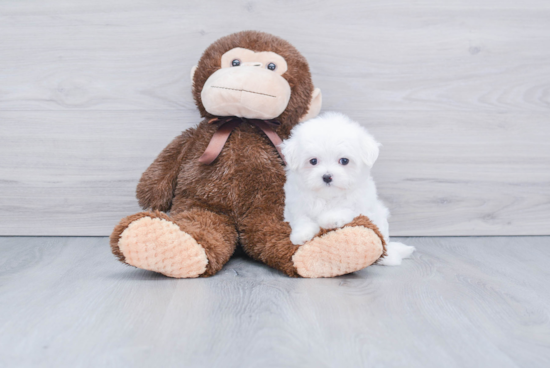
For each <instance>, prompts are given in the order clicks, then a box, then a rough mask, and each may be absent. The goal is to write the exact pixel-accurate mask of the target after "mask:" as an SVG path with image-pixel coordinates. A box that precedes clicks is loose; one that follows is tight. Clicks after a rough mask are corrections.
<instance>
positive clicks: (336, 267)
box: [292, 220, 385, 278]
mask: <svg viewBox="0 0 550 368" xmlns="http://www.w3.org/2000/svg"><path fill="white" fill-rule="evenodd" d="M353 222H356V221H355V220H354V221H353ZM353 222H352V223H353ZM384 251H385V248H384V244H383V241H382V236H381V235H380V234H379V233H378V229H377V228H376V227H374V228H370V226H369V227H364V226H349V227H344V228H342V229H338V230H334V231H329V232H326V233H325V234H324V235H321V236H317V237H315V238H313V239H312V240H310V241H309V242H307V243H305V244H304V245H302V246H301V247H300V248H298V250H297V251H296V253H295V254H294V256H293V257H292V261H293V262H294V267H296V270H297V271H298V274H299V275H300V276H302V277H312V278H314V277H334V276H339V275H344V274H347V273H351V272H355V271H358V270H361V269H363V268H365V267H367V266H370V265H371V264H373V263H374V262H376V261H377V260H378V259H379V258H380V257H382V256H383V255H384Z"/></svg>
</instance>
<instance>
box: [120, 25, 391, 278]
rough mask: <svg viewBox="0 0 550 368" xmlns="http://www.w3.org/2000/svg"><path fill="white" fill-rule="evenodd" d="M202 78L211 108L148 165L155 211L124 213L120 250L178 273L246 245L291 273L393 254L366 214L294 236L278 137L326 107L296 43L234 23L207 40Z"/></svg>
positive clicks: (200, 270) (144, 201)
mask: <svg viewBox="0 0 550 368" xmlns="http://www.w3.org/2000/svg"><path fill="white" fill-rule="evenodd" d="M192 79H193V97H194V99H195V103H196V105H197V107H198V109H199V111H200V113H201V116H202V117H203V118H204V120H203V121H202V122H201V123H200V124H199V125H198V126H197V127H195V128H191V129H188V130H186V131H184V132H183V133H182V134H181V135H180V136H178V137H176V138H175V139H174V140H173V141H172V142H171V143H170V144H169V145H168V146H167V147H166V148H165V149H164V150H163V151H162V152H161V153H160V154H159V156H158V157H157V158H156V159H155V161H154V162H153V163H152V164H151V166H149V168H148V169H147V170H146V171H145V172H144V173H143V175H142V177H141V180H140V182H139V184H138V186H137V198H138V200H139V204H140V206H141V207H142V208H143V209H144V210H146V212H140V213H137V214H134V215H131V216H128V217H126V218H124V219H123V220H121V221H120V223H119V224H118V225H117V226H116V228H115V229H114V231H113V233H112V235H111V239H110V242H111V248H112V251H113V253H114V254H115V255H116V256H117V257H118V259H119V260H120V261H121V262H123V263H126V264H129V265H132V266H135V267H138V268H142V269H146V270H150V271H154V272H159V273H162V274H164V275H166V276H169V277H176V278H191V277H199V276H212V275H214V274H216V272H218V271H219V270H220V269H221V268H222V267H223V265H224V264H225V263H226V262H227V261H228V260H229V258H230V257H231V255H232V254H233V252H234V251H235V249H236V247H237V246H241V247H242V248H243V250H244V251H245V252H246V254H248V255H249V256H250V257H252V258H253V259H255V260H257V261H260V262H263V263H265V264H266V265H268V266H271V267H273V268H276V269H278V270H280V271H282V272H284V273H285V274H286V275H288V276H292V277H298V276H302V277H332V276H338V275H343V274H346V273H350V272H354V271H357V270H360V269H362V268H364V267H367V266H369V265H371V264H373V263H374V262H376V261H377V260H378V259H379V258H380V257H382V256H383V255H384V254H385V244H384V241H383V240H382V236H381V235H380V233H379V231H378V229H377V228H376V226H375V225H374V224H373V223H371V222H370V221H369V219H368V218H366V217H364V216H358V217H356V218H355V219H354V220H353V221H352V222H351V223H349V224H347V225H346V226H344V227H343V228H341V229H331V230H321V232H320V233H319V234H318V235H317V236H316V237H315V238H313V239H312V240H310V241H309V242H306V243H305V244H304V245H301V246H300V245H294V244H292V243H291V241H290V230H291V229H290V226H289V224H288V223H286V222H284V219H283V211H284V190H283V185H284V183H285V171H284V158H283V157H282V156H281V154H280V152H279V150H278V147H277V145H278V144H280V143H281V139H286V138H288V136H289V135H290V130H291V129H292V127H293V126H295V125H296V124H298V123H299V122H300V121H304V120H307V119H310V118H313V117H315V116H316V115H317V114H318V113H319V111H320V109H321V92H320V90H319V89H317V88H314V87H313V84H312V81H311V75H310V72H309V66H308V63H307V61H306V59H305V58H304V57H303V56H302V55H301V54H300V53H299V52H298V51H297V50H296V49H295V48H294V47H293V46H292V45H290V44H289V43H288V42H286V41H284V40H282V39H280V38H278V37H275V36H272V35H269V34H266V33H261V32H254V31H245V32H239V33H234V34H231V35H229V36H226V37H223V38H221V39H219V40H218V41H216V42H214V43H213V44H212V45H210V46H209V47H208V48H207V49H206V51H205V52H204V54H203V55H202V57H201V59H200V60H199V63H198V65H197V66H196V67H194V68H193V70H192ZM168 213H169V214H168Z"/></svg>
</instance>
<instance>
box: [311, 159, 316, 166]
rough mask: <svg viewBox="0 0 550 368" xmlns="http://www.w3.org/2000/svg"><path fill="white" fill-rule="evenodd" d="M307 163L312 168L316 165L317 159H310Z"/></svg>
mask: <svg viewBox="0 0 550 368" xmlns="http://www.w3.org/2000/svg"><path fill="white" fill-rule="evenodd" d="M309 163H310V164H312V165H313V166H315V165H317V159H316V158H312V159H311V160H309Z"/></svg>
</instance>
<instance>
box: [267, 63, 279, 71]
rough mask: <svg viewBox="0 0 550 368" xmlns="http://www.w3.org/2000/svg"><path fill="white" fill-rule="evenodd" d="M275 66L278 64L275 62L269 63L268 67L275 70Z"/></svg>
mask: <svg viewBox="0 0 550 368" xmlns="http://www.w3.org/2000/svg"><path fill="white" fill-rule="evenodd" d="M275 68H277V65H275V64H273V63H269V64H267V69H269V70H275Z"/></svg>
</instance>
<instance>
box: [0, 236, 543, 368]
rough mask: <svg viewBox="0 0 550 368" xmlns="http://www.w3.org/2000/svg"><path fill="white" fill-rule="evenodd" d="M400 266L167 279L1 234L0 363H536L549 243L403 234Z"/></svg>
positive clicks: (74, 245) (72, 243)
mask: <svg viewBox="0 0 550 368" xmlns="http://www.w3.org/2000/svg"><path fill="white" fill-rule="evenodd" d="M400 240H401V241H404V242H406V243H408V244H411V245H415V246H416V247H417V249H418V252H417V253H415V254H414V257H413V259H412V260H407V261H406V262H404V264H403V265H402V266H400V267H383V266H372V267H369V268H367V269H365V270H362V271H359V272H356V273H355V274H351V275H347V276H342V277H337V278H331V279H317V280H315V279H312V280H308V279H291V278H288V277H286V276H284V275H281V274H280V273H278V272H276V271H274V270H272V269H269V268H268V267H266V266H263V265H261V264H258V263H255V262H252V261H250V260H248V259H245V258H234V259H233V260H231V261H230V263H229V264H228V265H226V267H225V268H224V269H223V270H222V271H221V272H220V273H219V274H218V275H216V276H215V277H212V278H208V279H191V280H175V279H168V278H165V277H162V276H159V275H157V274H153V273H150V272H147V271H143V270H137V269H134V268H130V267H125V266H123V265H122V264H120V263H118V262H116V261H115V259H114V257H113V256H112V255H111V254H110V251H109V247H108V239H107V238H17V237H11V238H0V331H1V333H0V363H1V364H2V366H6V367H16V366H17V367H26V366H47V367H50V366H51V367H74V366H95V367H97V366H101V367H121V366H133V367H145V366H185V367H206V366H209V367H210V366H228V367H232V366H239V367H253V366H255V367H257V366H262V367H263V366H265V367H280V366H288V367H304V366H316V367H317V366H324V367H361V366H384V367H402V366H405V365H406V366H407V367H413V368H414V367H422V368H430V367H441V366H445V367H478V366H479V367H494V366H498V367H545V366H548V364H549V362H550V323H549V321H550V307H549V305H550V287H549V286H548V283H547V280H548V277H549V276H550V272H549V271H548V267H547V265H548V262H550V247H549V246H548V245H549V242H550V238H548V237H509V238H504V237H491V238H475V237H469V238H437V237H432V238H408V239H400Z"/></svg>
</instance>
